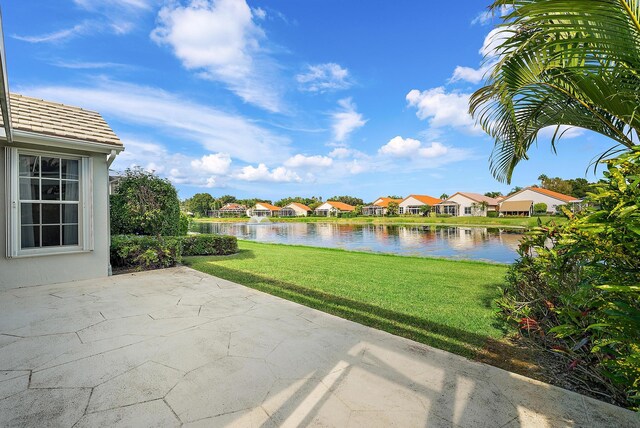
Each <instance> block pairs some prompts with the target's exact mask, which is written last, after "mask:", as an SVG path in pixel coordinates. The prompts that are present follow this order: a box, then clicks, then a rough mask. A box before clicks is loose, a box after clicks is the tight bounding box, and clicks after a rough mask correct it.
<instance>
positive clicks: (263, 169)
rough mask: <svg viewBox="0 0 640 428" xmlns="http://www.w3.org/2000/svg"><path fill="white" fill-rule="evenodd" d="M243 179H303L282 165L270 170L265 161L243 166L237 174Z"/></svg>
mask: <svg viewBox="0 0 640 428" xmlns="http://www.w3.org/2000/svg"><path fill="white" fill-rule="evenodd" d="M235 177H236V178H237V179H239V180H243V181H272V182H278V183H289V182H292V181H295V182H300V181H302V180H301V178H300V176H299V175H298V174H296V173H295V172H294V171H291V170H288V169H286V168H284V167H282V166H280V167H277V168H274V169H273V170H269V168H267V166H266V165H265V164H263V163H261V164H259V165H258V166H257V167H255V166H252V165H247V166H245V167H243V168H242V169H241V170H240V172H239V173H237V174H236V176H235Z"/></svg>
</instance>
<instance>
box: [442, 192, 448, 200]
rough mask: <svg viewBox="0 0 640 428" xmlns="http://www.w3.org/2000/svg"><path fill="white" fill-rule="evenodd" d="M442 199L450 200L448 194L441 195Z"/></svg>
mask: <svg viewBox="0 0 640 428" xmlns="http://www.w3.org/2000/svg"><path fill="white" fill-rule="evenodd" d="M440 199H442V200H443V201H444V200H445V199H449V195H447V194H446V193H443V194H442V195H440Z"/></svg>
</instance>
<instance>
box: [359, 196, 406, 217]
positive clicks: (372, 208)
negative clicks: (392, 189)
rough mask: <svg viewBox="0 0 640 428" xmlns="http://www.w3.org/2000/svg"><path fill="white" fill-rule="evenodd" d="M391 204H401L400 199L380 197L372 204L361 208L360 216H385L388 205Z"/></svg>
mask: <svg viewBox="0 0 640 428" xmlns="http://www.w3.org/2000/svg"><path fill="white" fill-rule="evenodd" d="M391 202H395V203H396V204H400V202H402V199H393V198H386V197H380V198H378V199H376V200H375V201H374V202H373V204H371V205H367V206H366V207H363V208H362V215H367V216H380V215H387V211H388V208H389V203H391Z"/></svg>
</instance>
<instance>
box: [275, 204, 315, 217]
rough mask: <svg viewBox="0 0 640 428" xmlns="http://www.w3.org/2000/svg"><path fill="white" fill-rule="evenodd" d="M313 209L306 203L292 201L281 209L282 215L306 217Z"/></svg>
mask: <svg viewBox="0 0 640 428" xmlns="http://www.w3.org/2000/svg"><path fill="white" fill-rule="evenodd" d="M311 211H312V210H311V208H309V207H308V206H306V205H305V204H300V203H298V202H292V203H290V204H289V205H286V206H284V207H283V208H282V209H281V210H280V217H306V216H308V215H309V213H310V212H311Z"/></svg>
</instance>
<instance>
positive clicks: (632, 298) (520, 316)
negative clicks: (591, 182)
mask: <svg viewBox="0 0 640 428" xmlns="http://www.w3.org/2000/svg"><path fill="white" fill-rule="evenodd" d="M604 175H605V180H604V181H603V182H601V183H598V184H596V185H595V189H594V192H593V193H592V194H590V197H589V202H590V204H589V206H588V207H587V208H586V211H585V212H584V213H581V214H578V215H573V214H572V213H571V212H570V211H569V210H567V209H565V214H566V215H567V216H568V217H569V218H570V220H569V222H568V223H567V224H566V225H564V226H553V225H550V226H545V227H540V228H538V229H537V230H536V231H534V232H532V233H531V234H529V235H527V237H525V238H524V239H523V241H522V243H521V245H520V249H519V253H520V258H519V259H518V260H517V261H516V263H515V264H514V265H513V266H512V267H511V268H510V271H509V274H508V275H507V285H506V286H505V288H504V290H503V292H504V296H503V297H502V298H501V299H500V300H499V301H498V304H499V306H500V307H501V308H502V310H503V312H504V313H505V314H506V315H507V316H508V318H509V319H510V320H512V321H513V322H514V324H516V325H518V326H519V327H520V329H521V331H522V332H523V333H524V334H525V335H527V336H529V337H531V338H532V339H534V341H535V342H536V343H540V344H542V345H543V346H544V347H546V348H547V349H550V350H552V351H554V352H555V353H556V354H557V355H559V356H561V357H562V358H565V362H566V367H567V369H568V371H569V373H571V375H570V376H569V377H568V379H567V380H569V381H573V382H575V383H576V384H577V385H582V386H583V387H584V386H585V385H586V387H587V389H586V390H584V389H583V391H585V392H589V391H591V392H593V391H596V393H597V395H598V396H599V397H603V395H604V396H606V397H611V398H613V399H614V400H615V401H616V402H617V403H619V404H621V405H626V406H629V407H631V408H636V409H639V408H640V342H639V341H638V338H639V337H640V146H636V147H635V148H632V151H631V152H630V153H629V154H624V155H622V156H620V157H619V158H618V159H615V160H610V161H607V171H605V173H604Z"/></svg>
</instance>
